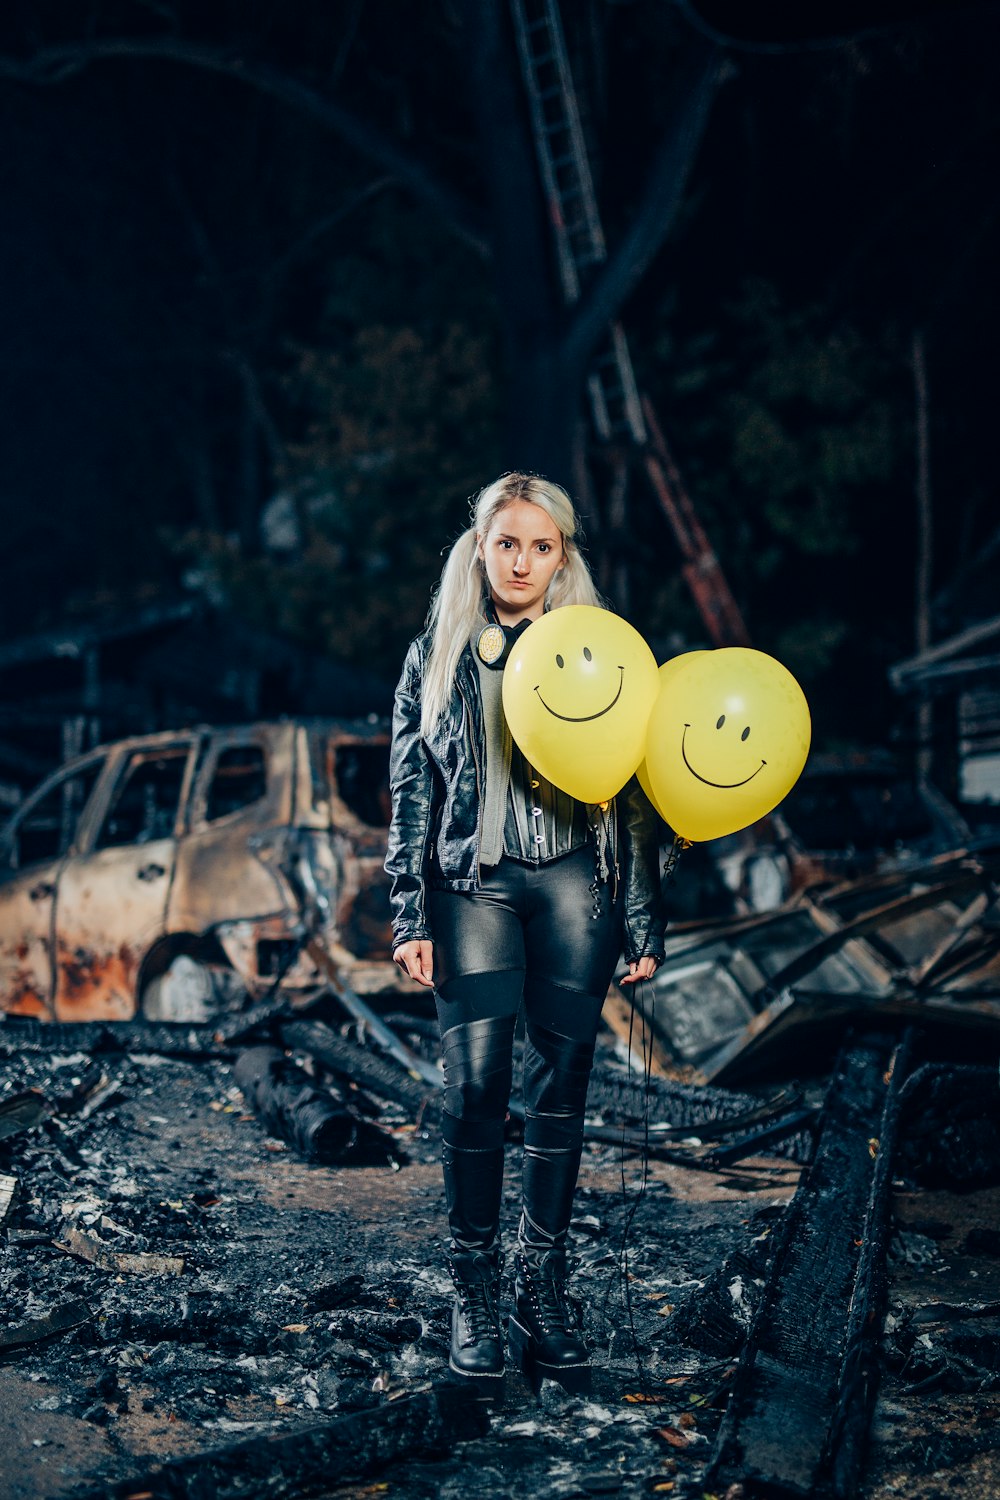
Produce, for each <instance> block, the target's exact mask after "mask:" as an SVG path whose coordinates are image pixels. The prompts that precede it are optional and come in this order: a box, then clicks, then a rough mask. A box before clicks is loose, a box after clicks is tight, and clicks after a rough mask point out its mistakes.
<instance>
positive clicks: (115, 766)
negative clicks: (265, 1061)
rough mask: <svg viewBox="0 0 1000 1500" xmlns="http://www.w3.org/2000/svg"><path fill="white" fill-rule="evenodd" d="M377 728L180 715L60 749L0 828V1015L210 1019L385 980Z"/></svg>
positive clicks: (381, 728)
mask: <svg viewBox="0 0 1000 1500" xmlns="http://www.w3.org/2000/svg"><path fill="white" fill-rule="evenodd" d="M388 740H389V737H388V732H387V729H386V727H385V725H384V724H382V723H370V722H367V721H364V722H360V723H358V722H351V721H337V720H326V721H308V720H303V721H300V722H287V723H276V724H252V725H247V726H242V727H236V728H234V727H227V728H225V729H213V728H209V727H202V728H194V729H189V730H182V731H177V732H169V733H162V734H155V735H149V736H145V737H140V738H135V739H129V740H124V741H121V742H119V743H116V744H112V745H105V746H101V747H99V748H96V749H94V750H91V751H89V752H88V753H86V754H84V755H81V756H79V757H77V758H76V759H74V760H72V761H69V762H67V763H66V764H65V765H64V766H62V767H61V768H60V769H59V770H58V771H57V772H55V773H54V774H53V775H51V776H49V777H48V779H47V780H46V781H44V782H43V783H42V784H41V786H39V787H38V788H37V789H36V790H35V791H34V792H33V793H32V794H31V795H30V796H29V797H28V798H26V800H25V801H24V803H23V804H22V805H21V806H20V807H19V808H18V810H17V812H16V813H15V814H14V816H13V817H12V818H11V819H10V821H9V822H8V824H7V825H6V827H5V828H4V830H3V832H2V834H0V1010H3V1011H7V1012H9V1013H14V1014H21V1015H30V1016H37V1017H39V1018H43V1019H50V1020H59V1021H76V1020H126V1019H129V1018H131V1017H132V1016H134V1015H135V1014H136V1012H137V1011H142V1012H143V1013H144V1014H145V1015H147V1016H148V1017H150V1018H154V1019H173V1020H194V1019H205V1018H206V1017H207V1016H209V1015H211V1014H212V1013H213V1012H215V1011H218V1009H219V1008H220V1007H222V1006H227V1005H228V1006H239V1005H242V1004H245V1003H246V1002H247V1001H248V1000H250V1001H253V1000H258V999H260V998H262V997H264V996H266V995H267V994H268V993H269V992H270V991H272V990H274V989H276V987H277V985H278V984H279V983H280V985H281V988H282V992H283V993H285V994H289V995H291V996H292V997H293V999H294V998H295V997H296V996H308V995H310V994H311V993H313V992H314V990H315V988H316V986H317V985H318V983H319V982H320V975H319V973H318V972H317V969H316V967H315V964H314V961H313V959H312V958H310V957H309V955H308V954H307V953H306V952H305V945H306V942H307V941H309V939H310V938H312V937H316V936H319V937H320V938H321V940H322V942H323V945H324V948H325V950H326V951H327V952H328V953H329V954H330V955H332V957H333V960H334V962H335V963H336V964H337V965H338V967H340V968H342V969H343V970H344V972H345V974H346V975H347V976H348V977H349V982H350V983H351V984H352V985H353V987H354V988H355V989H356V990H358V991H368V992H371V991H372V990H377V989H379V988H382V987H391V986H392V984H393V983H394V978H395V970H394V968H393V965H392V963H391V930H390V926H389V902H388V882H387V877H386V876H385V873H384V871H383V868H382V861H383V859H384V856H385V847H386V833H387V826H388V821H389V808H390V802H389V792H388Z"/></svg>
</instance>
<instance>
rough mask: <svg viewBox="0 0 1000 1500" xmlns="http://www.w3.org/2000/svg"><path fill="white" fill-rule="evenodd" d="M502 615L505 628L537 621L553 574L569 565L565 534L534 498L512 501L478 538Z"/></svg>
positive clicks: (480, 551)
mask: <svg viewBox="0 0 1000 1500" xmlns="http://www.w3.org/2000/svg"><path fill="white" fill-rule="evenodd" d="M479 556H480V557H481V558H482V560H483V563H484V565H485V567H486V576H487V578H488V579H489V581H490V591H491V593H492V595H493V603H494V605H495V606H496V611H497V616H498V618H499V619H500V622H501V623H502V624H504V625H517V624H519V623H520V621H521V620H537V619H538V618H539V616H540V615H541V614H542V612H543V610H544V608H545V594H546V590H547V589H548V586H549V584H550V583H551V581H552V577H553V574H555V573H558V572H559V570H560V569H561V568H564V567H565V566H566V552H565V548H564V547H563V539H562V533H561V532H560V530H559V528H558V526H557V525H556V523H555V522H554V521H553V519H552V517H551V516H550V515H549V514H548V512H547V511H544V510H543V509H542V507H541V506H540V505H532V503H531V501H530V500H511V501H510V503H509V504H508V505H505V506H504V508H503V510H501V511H498V512H497V514H496V515H495V516H494V518H493V524H492V525H491V526H490V529H489V531H487V533H486V535H485V536H480V538H479Z"/></svg>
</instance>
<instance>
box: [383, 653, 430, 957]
mask: <svg viewBox="0 0 1000 1500" xmlns="http://www.w3.org/2000/svg"><path fill="white" fill-rule="evenodd" d="M421 678H422V660H421V651H420V641H419V638H418V640H416V641H414V642H413V644H412V645H411V647H410V649H409V651H408V653H407V657H406V661H405V662H404V663H403V672H402V676H401V677H400V679H399V686H398V687H397V689H396V701H395V706H394V709H393V715H392V748H391V751H390V755H389V785H390V788H391V791H392V820H391V822H390V824H389V843H388V849H387V852H386V857H385V868H386V873H387V874H388V875H389V877H390V879H391V881H392V885H391V888H390V892H389V901H390V905H391V907H392V938H393V948H394V949H395V948H398V947H399V945H400V943H408V942H411V941H413V940H414V939H419V938H429V937H430V936H431V933H430V929H429V927H428V925H427V914H426V869H427V857H428V851H429V848H430V843H431V833H432V815H433V806H434V769H433V767H432V765H431V762H430V760H429V758H428V755H427V751H426V749H425V747H424V742H423V739H422V737H421V734H420V698H421Z"/></svg>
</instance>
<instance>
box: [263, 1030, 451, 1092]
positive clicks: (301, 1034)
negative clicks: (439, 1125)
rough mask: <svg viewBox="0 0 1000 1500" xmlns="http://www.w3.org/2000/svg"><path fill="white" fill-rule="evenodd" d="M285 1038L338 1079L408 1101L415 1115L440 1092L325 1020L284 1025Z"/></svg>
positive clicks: (293, 1046) (282, 1034)
mask: <svg viewBox="0 0 1000 1500" xmlns="http://www.w3.org/2000/svg"><path fill="white" fill-rule="evenodd" d="M281 1040H282V1041H283V1042H284V1043H285V1046H286V1047H292V1048H294V1050H295V1051H297V1052H305V1053H307V1054H308V1055H309V1056H310V1057H314V1058H315V1059H316V1060H317V1062H321V1063H322V1064H323V1066H324V1067H325V1068H328V1069H329V1070H330V1072H331V1073H334V1074H335V1075H336V1076H337V1077H338V1078H345V1079H348V1080H349V1081H350V1082H352V1083H356V1084H358V1085H360V1087H361V1088H363V1089H367V1090H368V1091H369V1092H370V1093H372V1094H376V1095H378V1097H379V1098H380V1099H392V1100H394V1101H395V1102H396V1103H397V1104H405V1105H406V1106H407V1108H408V1109H411V1110H412V1111H413V1112H414V1114H419V1113H420V1112H421V1111H423V1110H424V1109H425V1106H426V1105H427V1103H428V1100H431V1099H434V1098H435V1097H436V1095H437V1092H438V1091H437V1090H435V1091H434V1093H430V1092H429V1091H428V1089H427V1087H426V1086H425V1085H422V1084H420V1083H418V1082H416V1081H415V1080H414V1078H413V1077H412V1075H411V1074H410V1073H409V1072H404V1071H403V1069H402V1067H400V1066H399V1065H397V1064H396V1063H395V1062H392V1061H389V1060H387V1059H386V1058H384V1057H380V1056H379V1055H378V1054H377V1053H374V1052H370V1051H369V1050H368V1048H367V1047H361V1046H359V1045H358V1043H357V1042H352V1041H350V1039H349V1038H347V1037H343V1036H338V1034H337V1032H335V1031H334V1030H333V1028H332V1027H331V1026H326V1025H324V1024H323V1022H322V1021H293V1022H291V1023H290V1024H289V1025H287V1026H282V1028H281Z"/></svg>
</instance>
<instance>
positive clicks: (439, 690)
mask: <svg viewBox="0 0 1000 1500" xmlns="http://www.w3.org/2000/svg"><path fill="white" fill-rule="evenodd" d="M514 500H527V501H528V502H529V503H530V504H532V505H537V506H540V508H541V509H542V510H544V511H545V513H546V514H547V515H548V516H549V517H551V519H552V520H553V521H554V522H555V524H556V526H557V527H558V528H559V531H560V534H561V536H562V539H563V547H564V550H565V553H566V566H565V567H564V568H560V569H559V571H558V572H557V573H555V574H554V575H553V578H552V582H551V583H550V584H549V590H548V594H547V595H546V599H545V605H546V608H547V609H559V608H560V607H561V606H562V605H564V604H593V605H597V606H598V607H603V606H604V600H603V599H602V598H601V596H600V594H598V592H597V589H596V588H595V586H594V580H593V578H592V577H591V576H590V569H589V568H588V566H587V564H586V562H585V561H584V558H583V555H582V554H581V552H580V549H579V547H578V546H577V545H576V543H575V541H574V540H573V538H574V537H575V536H576V535H577V532H578V531H579V529H580V527H579V522H578V520H577V515H576V511H575V510H574V509H573V502H572V500H570V498H569V496H568V495H567V493H566V491H565V490H564V489H563V488H562V487H561V486H560V485H558V484H553V482H552V481H551V480H550V479H542V478H541V477H540V476H539V475H537V474H518V473H511V474H501V476H500V478H499V479H494V481H493V483H492V484H488V485H487V486H486V488H485V489H482V490H480V492H479V494H478V495H477V496H476V498H475V500H474V501H473V503H472V525H471V526H470V527H469V528H468V530H467V531H463V533H462V535H461V536H460V537H459V539H458V541H457V542H456V543H455V545H454V546H453V547H452V549H451V551H450V552H449V554H448V559H447V561H446V562H445V565H444V568H443V570H442V572H441V582H440V583H439V585H438V588H437V592H436V593H435V595H434V598H433V600H432V601H431V607H430V611H429V613H428V616H427V629H428V632H429V633H430V637H431V649H430V654H429V656H428V659H427V669H426V671H425V673H424V681H423V697H422V703H421V712H420V730H421V733H422V734H424V735H427V734H429V733H430V732H431V730H432V729H433V728H434V725H435V724H436V723H437V721H438V719H439V718H440V716H441V714H442V713H443V711H444V709H445V706H446V704H447V702H448V699H449V698H450V697H451V690H452V685H453V683H454V681H455V669H456V667H457V666H458V658H459V657H460V656H461V654H462V651H463V649H464V648H465V645H466V643H467V641H468V639H469V636H470V634H471V632H472V628H473V626H474V624H475V622H476V619H477V617H478V616H479V614H480V612H481V610H482V603H483V589H484V587H485V585H486V570H485V568H484V567H483V564H482V561H481V559H480V557H479V550H478V546H477V542H478V540H479V538H480V537H485V536H486V535H487V533H488V532H489V530H490V527H491V526H492V525H493V523H494V521H495V520H496V518H497V516H498V515H499V514H500V512H501V511H502V510H503V509H504V507H505V506H507V505H510V504H511V502H512V501H514Z"/></svg>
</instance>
